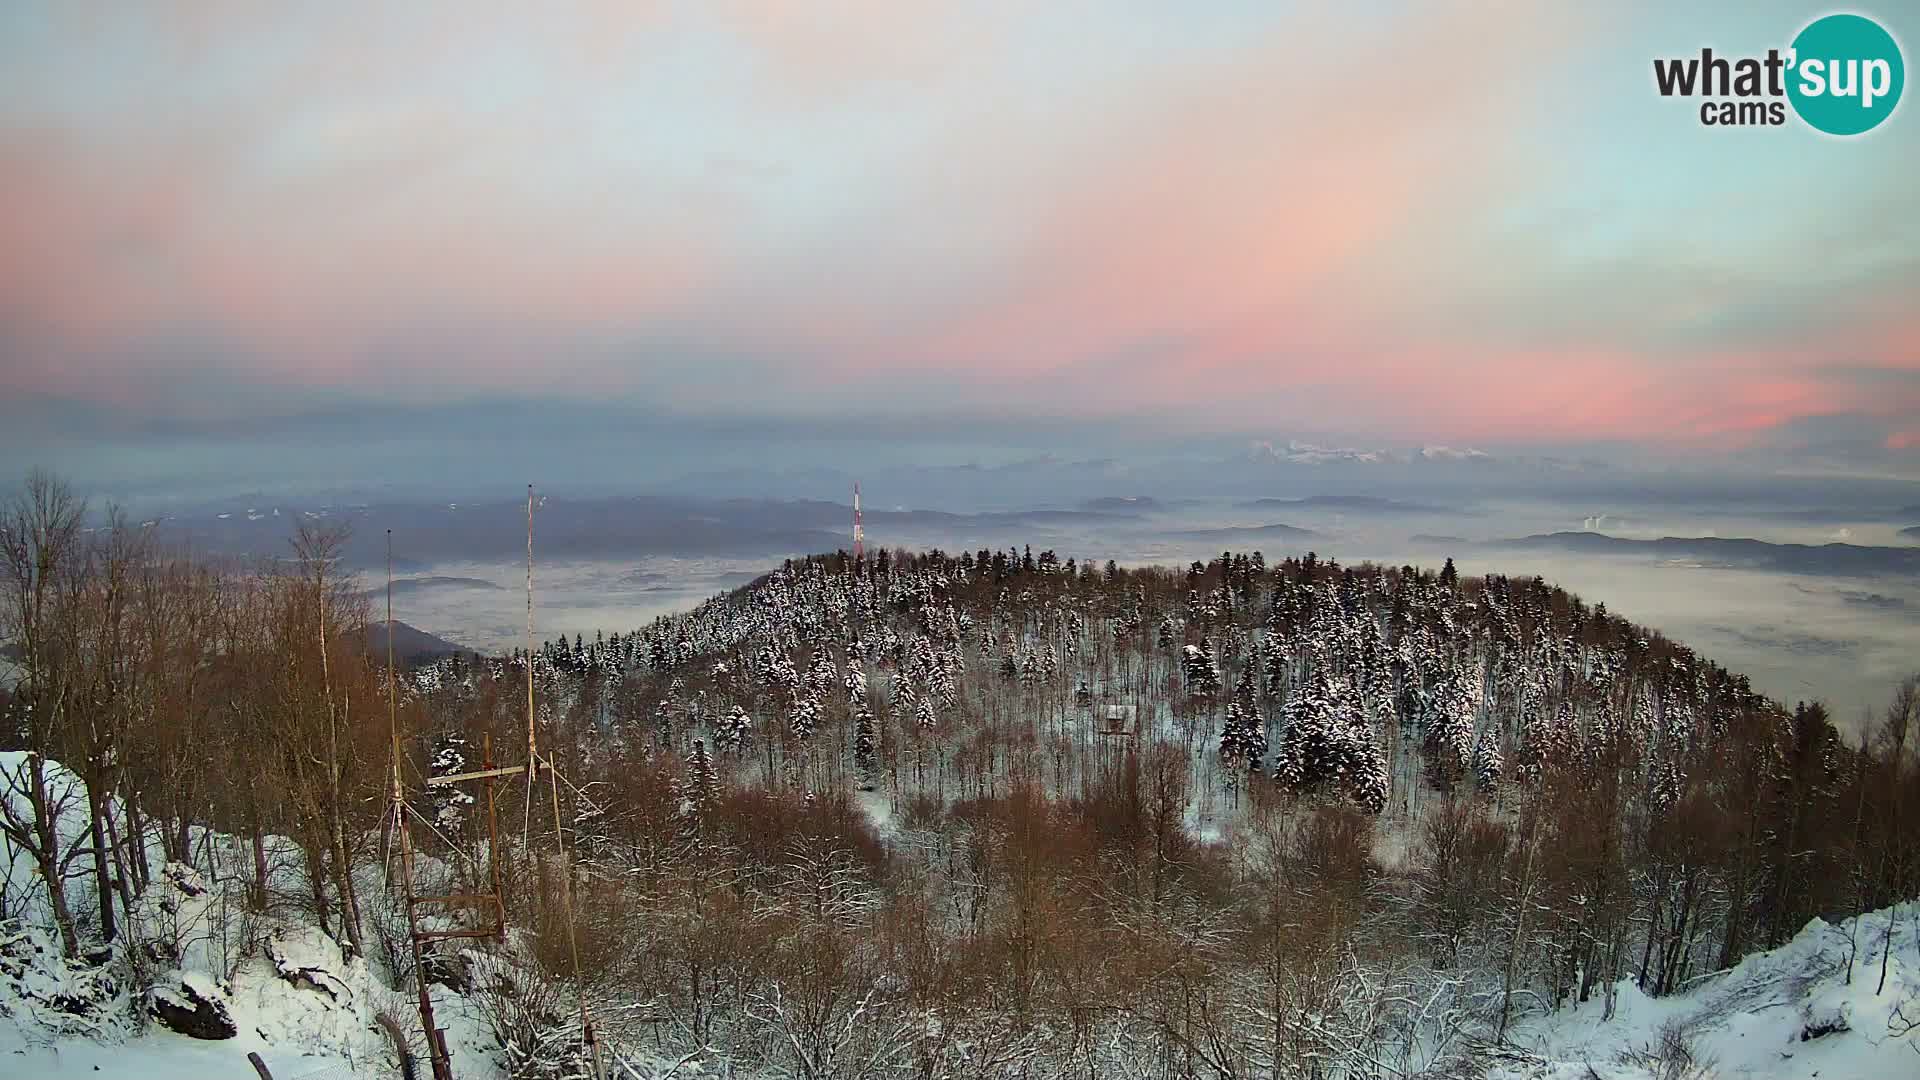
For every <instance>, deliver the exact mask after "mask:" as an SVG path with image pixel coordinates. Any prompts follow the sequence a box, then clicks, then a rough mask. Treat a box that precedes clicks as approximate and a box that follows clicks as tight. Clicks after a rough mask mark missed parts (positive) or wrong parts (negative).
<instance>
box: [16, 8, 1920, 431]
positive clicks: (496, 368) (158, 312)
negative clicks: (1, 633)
mask: <svg viewBox="0 0 1920 1080" xmlns="http://www.w3.org/2000/svg"><path fill="white" fill-rule="evenodd" d="M0 19H4V23H0V31H3V32H0V42H3V43H4V44H0V72H4V74H0V95H3V97H0V99H4V100H6V101H8V103H9V104H8V106H7V108H6V111H5V112H4V113H0V393H4V395H5V396H7V397H9V398H11V399H12V400H13V401H14V402H15V407H16V408H29V409H32V408H38V407H39V406H37V405H34V404H31V403H45V402H49V401H55V400H65V401H78V402H84V403H88V404H92V405H99V406H107V407H110V408H115V409H120V410H123V411H125V412H127V413H129V414H139V413H141V412H143V411H149V412H164V411H165V410H167V409H169V408H171V407H172V406H169V405H167V404H166V403H165V399H167V398H169V397H171V398H178V399H181V405H180V406H179V407H180V408H181V409H183V410H187V411H191V410H192V409H196V408H205V407H206V406H205V405H204V404H202V401H203V399H204V398H205V397H206V394H205V388H206V387H209V386H215V387H217V386H221V385H223V384H227V383H236V384H240V385H242V386H243V387H247V388H257V389H258V396H259V397H261V398H265V399H272V398H274V397H276V396H278V397H284V398H288V399H292V400H295V401H305V402H315V401H319V402H328V403H332V402H335V401H337V400H340V399H343V398H344V399H348V400H358V401H363V402H365V401H379V402H382V403H395V402H402V403H405V402H412V403H420V404H430V403H434V402H438V401H443V400H446V399H448V398H449V397H454V398H496V399H497V398H515V397H532V398H554V399H559V400H563V401H604V400H609V399H632V400H640V401H645V402H647V403H648V404H650V405H653V406H657V407H666V408H673V409H687V410H699V411H709V412H718V411H726V410H735V411H738V412H741V413H746V414H756V413H757V414H770V415H787V416H816V417H824V416H831V415H843V416H844V415H849V414H854V413H860V412H866V411H874V410H899V411H906V412H915V413H943V414H948V415H962V414H967V413H991V412H992V411H994V410H996V409H1003V408H1006V407H1007V406H1009V405H1010V404H1017V405H1018V406H1019V408H1020V409H1021V410H1023V411H1025V412H1029V413H1034V414H1051V415H1056V416H1074V417H1080V418H1088V417H1096V418H1106V419H1108V420H1109V421H1113V422H1120V421H1131V420H1132V419H1134V418H1139V417H1143V416H1150V417H1152V418H1154V421H1155V422H1156V423H1159V424H1162V425H1165V426H1167V427H1169V428H1176V429H1180V430H1185V431H1192V432H1203V433H1205V432H1223V431H1243V430H1244V431H1250V430H1261V431H1273V430H1276V429H1313V430H1329V429H1337V430H1344V431H1350V432H1357V433H1368V434H1372V435H1375V436H1382V437H1391V438H1394V439H1404V440H1406V441H1408V442H1414V443H1417V442H1420V441H1425V440H1436V441H1454V440H1459V441H1476V442H1499V441H1509V442H1511V441H1526V440H1534V441H1540V440H1553V439H1559V440H1573V439H1578V440H1600V441H1605V440H1633V441H1642V442H1647V443H1652V444H1659V445H1665V446H1686V447H1698V446H1702V445H1717V446H1750V445H1755V444H1763V443H1765V442H1766V441H1767V437H1768V436H1769V434H1770V433H1775V432H1780V431H1783V430H1791V429H1793V427H1794V425H1796V424H1798V423H1800V422H1802V421H1805V420H1806V419H1807V418H1809V417H1832V418H1836V423H1844V424H1846V425H1849V426H1850V429H1851V431H1852V437H1853V440H1854V441H1855V442H1858V443H1862V444H1864V445H1865V447H1866V449H1861V448H1859V447H1855V448H1852V449H1849V450H1848V451H1847V452H1848V454H1850V455H1852V456H1853V457H1854V458H1857V459H1861V460H1868V457H1869V456H1868V453H1867V452H1868V450H1872V451H1873V452H1874V453H1877V454H1879V455H1880V457H1877V458H1871V460H1873V461H1874V462H1875V463H1876V466H1878V465H1883V464H1885V461H1884V460H1883V459H1884V458H1885V457H1886V455H1887V454H1894V455H1895V457H1894V458H1893V459H1892V460H1894V461H1896V463H1897V462H1899V461H1904V460H1906V458H1908V457H1910V456H1911V455H1906V454H1903V453H1901V452H1905V451H1910V450H1911V449H1913V447H1914V446H1915V445H1916V434H1915V432H1913V431H1912V430H1910V425H1909V424H1904V423H1903V421H1904V418H1905V417H1910V416H1912V415H1914V414H1915V413H1917V412H1920V382H1916V381H1915V376H1916V375H1920V350H1917V349H1916V346H1917V345H1920V322H1916V319H1917V318H1920V316H1916V315H1915V314H1914V312H1913V311H1912V310H1911V305H1910V304H1909V303H1908V302H1907V301H1908V300H1909V299H1910V297H1911V295H1912V293H1913V289H1914V287H1915V285H1916V265H1917V264H1916V256H1915V255H1914V251H1915V250H1917V249H1920V237H1916V235H1915V234H1914V229H1915V225H1914V224H1913V222H1914V221H1915V220H1916V219H1920V215H1915V214H1913V213H1912V210H1913V209H1914V206H1913V202H1912V198H1913V197H1912V195H1911V192H1910V191H1909V190H1908V188H1907V187H1906V186H1905V185H1903V184H1901V183H1900V182H1899V178H1900V177H1904V176H1910V175H1911V173H1912V169H1911V167H1910V166H1911V165H1912V164H1914V163H1915V162H1914V154H1913V152H1912V150H1911V149H1910V143H1909V144H1903V143H1901V142H1900V141H1898V140H1893V139H1879V140H1875V141H1874V143H1873V145H1871V146H1866V147H1864V148H1863V149H1861V150H1860V151H1859V152H1858V153H1857V154H1856V155H1855V156H1854V157H1852V158H1836V157H1834V156H1833V154H1835V153H1837V152H1838V151H1836V150H1835V148H1834V147H1832V146H1830V145H1828V144H1818V145H1814V146H1808V145H1803V144H1800V143H1796V142H1794V141H1793V137H1794V135H1795V134H1796V133H1794V132H1769V133H1766V134H1767V135H1768V137H1769V139H1771V140H1772V141H1771V142H1760V141H1753V140H1749V141H1747V142H1742V143H1739V144H1732V143H1729V142H1727V141H1726V140H1719V141H1717V142H1716V141H1714V140H1705V139H1702V138H1700V137H1699V136H1700V133H1699V132H1697V131H1688V132H1687V133H1686V135H1687V138H1686V139H1684V140H1681V141H1678V142H1676V143H1675V144H1674V146H1658V147H1656V146H1649V145H1641V143H1642V142H1643V141H1650V140H1652V139H1654V138H1655V137H1656V136H1655V135H1652V134H1650V131H1651V129H1650V127H1649V124H1650V123H1651V122H1652V119H1651V118H1652V117H1654V116H1656V115H1658V113H1657V110H1656V109H1655V104H1656V103H1655V102H1651V101H1649V102H1637V99H1636V100H1634V101H1629V100H1627V99H1624V98H1620V97H1617V96H1609V95H1610V94H1611V93H1612V92H1611V91H1606V90H1604V89H1603V88H1604V87H1606V86H1609V85H1611V84H1610V83H1608V82H1607V80H1606V78H1605V75H1604V74H1601V75H1596V73H1595V72H1596V71H1597V70H1598V71H1601V72H1603V73H1607V72H1611V71H1612V69H1613V65H1615V64H1616V63H1619V64H1624V63H1625V61H1626V60H1632V62H1633V67H1634V70H1635V72H1636V73H1640V74H1643V72H1642V71H1641V68H1642V66H1643V65H1644V62H1645V61H1644V58H1645V56H1647V55H1651V53H1650V52H1649V50H1650V49H1651V48H1652V47H1653V46H1652V44H1651V43H1653V42H1659V41H1665V40H1666V39H1667V37H1668V36H1670V35H1669V34H1668V33H1666V32H1665V31H1664V30H1663V31H1662V32H1659V33H1656V32H1654V30H1655V29H1659V28H1663V27H1665V26H1666V24H1665V23H1664V22H1663V21H1662V20H1663V16H1660V15H1657V14H1653V13H1652V9H1648V11H1630V10H1626V9H1620V10H1613V9H1601V10H1593V11H1585V10H1583V11H1574V10H1572V9H1562V10H1553V9H1548V8H1545V7H1542V6H1540V5H1532V4H1513V5H1470V6H1465V7H1462V8H1457V9H1451V10H1443V9H1440V8H1428V7H1422V6H1414V7H1412V8H1407V9H1398V10H1386V9H1380V10H1373V9H1364V10H1355V11H1341V12H1334V11H1332V10H1329V9H1317V8H1311V7H1309V8H1307V9H1305V10H1284V9H1280V8H1267V7H1265V6H1260V7H1254V8H1249V9H1244V10H1242V9H1232V10H1229V9H1221V10H1220V11H1213V12H1208V13H1204V14H1202V13H1181V14H1180V15H1179V16H1178V17H1175V16H1174V15H1171V14H1159V13H1154V12H1147V11H1140V12H1130V13H1119V12H1115V11H1113V10H1112V9H1111V7H1110V6H1109V5H1094V4H1078V3H1068V4H1062V5H1057V6H1056V5H1048V6H1046V8H1045V9H1044V10H1041V9H1034V8H1032V7H1031V6H1030V5H1029V6H1021V5H1011V4H997V3H989V4H983V5H969V6H961V7H950V8H933V7H927V6H915V5H898V4H880V3H874V2H872V0H847V2H843V3H835V4H832V5H829V6H827V7H819V6H811V5H810V6H808V7H806V8H805V9H804V10H802V9H798V8H795V7H794V6H792V5H785V4H776V3H768V2H738V3H726V4H717V5H699V6H682V5H670V4H664V3H639V4H628V3H611V2H609V3H594V4H582V5H566V6H564V7H562V8H557V9H554V10H552V11H544V12H539V13H535V12H531V11H520V10H514V11H510V12H507V13H505V14H504V15H501V16H500V17H498V18H494V17H484V18H483V17H473V16H472V15H471V13H470V12H468V11H467V9H465V8H464V7H463V8H453V7H451V6H440V5H421V6H418V7H409V8H404V9H402V8H394V7H391V6H385V5H381V6H374V5H366V6H360V5H339V6H328V7H325V8H317V9H312V10H306V11H300V12H291V11H274V10H271V9H267V8H261V7H257V6H253V5H232V4H223V3H183V4H165V5H155V6H153V7H151V8H140V9H127V10H124V11H120V10H116V11H113V12H107V13H100V12H91V13H89V12H83V11H82V10H80V9H77V8H66V7H56V8H52V9H46V10H44V11H15V12H9V13H8V14H7V15H5V16H0ZM1650 28H1653V29H1650ZM1468 58H1477V59H1475V60H1474V62H1468ZM1622 58H1624V59H1622ZM1576 86H1578V87H1587V88H1588V90H1587V91H1585V93H1586V96H1585V97H1581V98H1579V99H1578V100H1573V101H1570V100H1569V99H1568V95H1569V94H1571V93H1572V92H1573V91H1572V90H1571V89H1570V88H1571V87H1576ZM1596 88H1602V89H1596ZM1567 109H1572V110H1574V111H1571V112H1567V111H1564V110H1567ZM1572 117H1578V118H1580V119H1581V121H1582V122H1581V123H1574V122H1572V119H1571V118H1572ZM1658 137H1663V138H1664V137H1665V136H1658ZM1723 159H1725V160H1723ZM1643 166H1645V167H1643ZM1736 166H1743V167H1747V168H1748V169H1750V171H1751V172H1752V173H1753V174H1754V175H1756V176H1760V177H1762V178H1763V180H1761V181H1756V182H1755V183H1754V184H1752V185H1742V184H1739V183H1734V182H1732V180H1731V179H1729V178H1730V177H1735V176H1736V175H1737V169H1736ZM1696 181H1697V182H1696ZM1702 188H1710V189H1713V190H1718V191H1722V192H1723V193H1724V194H1723V195H1721V196H1715V197H1712V198H1709V197H1707V196H1705V195H1700V194H1698V193H1697V192H1698V190H1700V189H1702ZM1750 188H1752V189H1755V190H1757V191H1759V192H1760V193H1761V194H1759V195H1756V194H1753V193H1751V192H1750V191H1749V189H1750ZM1816 188H1817V189H1818V190H1819V191H1829V190H1834V189H1844V190H1847V191H1848V192H1850V197H1849V198H1848V199H1844V200H1842V199H1830V198H1818V199H1815V198H1810V197H1800V198H1795V197H1794V196H1796V194H1797V195H1799V196H1806V195H1807V194H1808V193H1809V192H1811V191H1813V190H1815V189H1816ZM1690 192H1692V193H1695V194H1689V193H1690ZM1765 197H1777V198H1775V199H1774V201H1771V202H1768V201H1766V199H1765ZM1783 267H1792V268H1794V270H1793V272H1792V273H1784V272H1782V269H1781V268H1783ZM242 393H243V395H253V394H254V393H255V391H254V390H253V389H243V391H242ZM156 395H157V396H158V397H159V398H160V399H161V401H160V402H159V403H157V404H150V403H152V402H154V401H155V398H156ZM21 403H29V404H25V405H22V404H21ZM292 411H298V409H297V407H292Z"/></svg>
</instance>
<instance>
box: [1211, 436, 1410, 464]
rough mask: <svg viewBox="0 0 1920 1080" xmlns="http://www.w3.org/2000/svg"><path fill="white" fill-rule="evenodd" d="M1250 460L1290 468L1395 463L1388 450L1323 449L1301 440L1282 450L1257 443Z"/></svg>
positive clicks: (1249, 452)
mask: <svg viewBox="0 0 1920 1080" xmlns="http://www.w3.org/2000/svg"><path fill="white" fill-rule="evenodd" d="M1247 458H1248V459H1249V460H1251V461H1273V462H1279V463H1282V464H1288V465H1325V464H1328V463H1330V462H1357V463H1360V464H1367V465H1377V464H1382V463H1384V462H1388V461H1392V460H1393V456H1392V454H1391V452H1389V451H1386V450H1356V449H1353V448H1351V447H1337V448H1336V447H1329V446H1319V445H1316V444H1314V443H1306V442H1301V441H1299V440H1297V439H1289V440H1288V441H1287V444H1286V445H1285V446H1278V447H1277V446H1275V445H1273V444H1272V443H1270V442H1267V441H1265V440H1262V441H1259V442H1256V443H1254V444H1253V445H1252V446H1249V447H1248V448H1247Z"/></svg>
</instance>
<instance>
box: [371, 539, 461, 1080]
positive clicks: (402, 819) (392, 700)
mask: <svg viewBox="0 0 1920 1080" xmlns="http://www.w3.org/2000/svg"><path fill="white" fill-rule="evenodd" d="M387 727H388V729H389V731H390V733H391V737H392V739H393V751H392V753H393V792H392V796H391V798H392V801H393V827H394V828H396V829H398V830H399V831H400V889H401V892H402V894H403V896H404V897H405V899H406V904H407V940H408V941H410V942H411V943H412V945H413V983H414V986H416V987H417V988H418V989H419V991H420V1027H421V1029H422V1030H423V1031H425V1032H426V1036H427V1061H428V1063H429V1064H430V1065H431V1067H432V1069H433V1080H453V1059H452V1057H451V1056H450V1055H449V1054H448V1053H447V1042H446V1038H445V1037H444V1036H443V1035H442V1034H441V1033H440V1028H439V1026H438V1025H437V1024H436V1023H435V1021H434V1018H433V990H432V987H431V986H430V985H429V984H428V982H427V968H426V957H425V954H423V953H422V952H421V949H420V944H421V936H420V912H419V911H418V909H417V905H418V904H419V903H420V900H419V898H418V897H416V896H415V895H414V892H413V830H412V829H411V828H409V827H408V825H407V801H406V793H405V791H404V790H403V789H402V788H401V785H400V706H399V699H398V697H397V696H396V695H395V693H394V671H393V530H392V529H388V530H387Z"/></svg>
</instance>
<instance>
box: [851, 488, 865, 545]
mask: <svg viewBox="0 0 1920 1080" xmlns="http://www.w3.org/2000/svg"><path fill="white" fill-rule="evenodd" d="M866 557H867V534H866V530H864V529H862V528H861V527H860V481H858V480H855V481H854V482H853V561H854V562H859V561H860V560H862V559H864V558H866Z"/></svg>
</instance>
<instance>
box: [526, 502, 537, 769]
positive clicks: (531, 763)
mask: <svg viewBox="0 0 1920 1080" xmlns="http://www.w3.org/2000/svg"><path fill="white" fill-rule="evenodd" d="M539 760H540V747H539V744H538V743H537V742H536V741H535V738H534V734H533V485H532V484H528V485H527V769H528V770H529V771H528V773H527V783H529V784H531V783H533V775H534V774H533V772H532V771H531V770H532V769H533V768H535V763H536V762H538V761H539Z"/></svg>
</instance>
